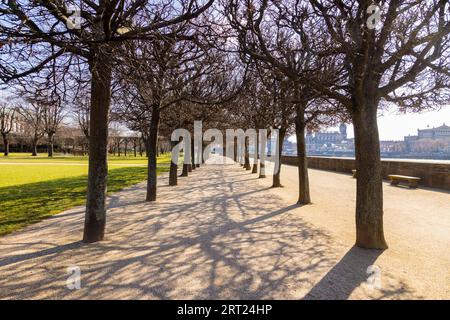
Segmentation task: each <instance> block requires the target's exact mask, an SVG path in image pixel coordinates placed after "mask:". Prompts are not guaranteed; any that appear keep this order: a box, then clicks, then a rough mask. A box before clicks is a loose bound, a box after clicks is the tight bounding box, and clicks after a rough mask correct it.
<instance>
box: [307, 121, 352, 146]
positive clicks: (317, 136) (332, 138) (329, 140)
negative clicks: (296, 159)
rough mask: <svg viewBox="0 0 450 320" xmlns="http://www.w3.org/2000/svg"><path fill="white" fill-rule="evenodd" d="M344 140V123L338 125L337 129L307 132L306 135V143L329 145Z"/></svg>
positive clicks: (345, 131)
mask: <svg viewBox="0 0 450 320" xmlns="http://www.w3.org/2000/svg"><path fill="white" fill-rule="evenodd" d="M345 140H347V125H346V124H345V123H343V124H341V125H340V127H339V131H331V132H316V133H312V132H308V134H307V135H306V144H319V145H325V144H326V145H330V144H336V143H342V142H343V141H345Z"/></svg>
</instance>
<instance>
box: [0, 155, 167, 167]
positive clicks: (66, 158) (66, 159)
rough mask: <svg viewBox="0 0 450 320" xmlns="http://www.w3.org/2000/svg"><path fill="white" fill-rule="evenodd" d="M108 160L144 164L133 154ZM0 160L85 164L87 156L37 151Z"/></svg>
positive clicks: (112, 162) (0, 160)
mask: <svg viewBox="0 0 450 320" xmlns="http://www.w3.org/2000/svg"><path fill="white" fill-rule="evenodd" d="M159 159H160V160H161V161H167V163H169V161H170V153H166V154H164V155H161V156H160V157H159ZM108 161H109V164H110V165H115V164H146V163H147V158H146V157H140V156H137V157H134V156H132V155H131V156H127V157H124V156H120V157H118V156H111V155H110V156H109V157H108ZM1 162H3V163H4V162H15V163H19V162H20V163H44V162H45V163H50V162H51V163H56V162H63V163H72V162H73V163H80V164H87V163H88V157H83V156H72V155H63V154H55V155H54V156H53V157H52V158H49V157H48V156H47V154H46V153H39V154H38V155H37V156H36V157H32V156H31V155H30V154H29V153H10V154H9V155H8V156H6V157H5V156H4V155H3V154H1V155H0V163H1Z"/></svg>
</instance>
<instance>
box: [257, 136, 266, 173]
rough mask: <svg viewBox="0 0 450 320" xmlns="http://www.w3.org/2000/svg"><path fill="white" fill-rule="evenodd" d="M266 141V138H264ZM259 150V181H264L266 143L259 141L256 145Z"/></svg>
mask: <svg viewBox="0 0 450 320" xmlns="http://www.w3.org/2000/svg"><path fill="white" fill-rule="evenodd" d="M265 140H267V137H266V138H265ZM258 148H259V177H258V178H259V179H264V178H265V177H266V143H265V142H264V141H260V142H259V144H258Z"/></svg>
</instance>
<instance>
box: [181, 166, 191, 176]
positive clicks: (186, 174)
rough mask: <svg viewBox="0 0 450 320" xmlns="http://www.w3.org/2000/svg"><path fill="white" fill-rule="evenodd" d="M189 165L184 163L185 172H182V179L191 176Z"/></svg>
mask: <svg viewBox="0 0 450 320" xmlns="http://www.w3.org/2000/svg"><path fill="white" fill-rule="evenodd" d="M188 172H189V164H187V163H183V171H181V175H180V177H187V176H188V175H189V173H188Z"/></svg>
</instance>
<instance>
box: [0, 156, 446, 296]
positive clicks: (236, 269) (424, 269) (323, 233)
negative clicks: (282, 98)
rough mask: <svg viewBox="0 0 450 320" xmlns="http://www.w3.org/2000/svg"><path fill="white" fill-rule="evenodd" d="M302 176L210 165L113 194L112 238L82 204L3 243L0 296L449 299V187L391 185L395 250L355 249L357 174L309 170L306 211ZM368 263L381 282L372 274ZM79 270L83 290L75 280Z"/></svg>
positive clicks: (389, 222)
mask: <svg viewBox="0 0 450 320" xmlns="http://www.w3.org/2000/svg"><path fill="white" fill-rule="evenodd" d="M216 159H217V158H216ZM213 162H214V161H213ZM295 177H296V168H294V167H284V169H283V172H282V183H283V184H284V186H285V187H284V188H281V189H270V188H269V186H270V184H271V179H270V178H267V179H258V178H257V175H255V174H253V175H252V174H250V173H249V171H245V170H244V169H242V167H240V166H239V165H236V164H228V165H217V164H209V165H204V166H202V167H201V168H199V169H197V170H194V171H193V172H192V173H191V174H190V176H189V177H188V178H179V180H178V182H179V185H178V186H175V187H169V186H167V178H166V177H162V178H161V179H160V187H159V194H160V197H159V199H158V201H157V202H156V203H146V202H144V201H143V199H144V198H145V188H144V184H140V185H138V186H135V187H132V188H129V189H127V190H125V191H122V192H120V193H118V194H116V195H114V196H112V197H110V198H109V208H110V209H109V211H108V224H107V230H106V240H105V241H102V242H99V243H95V244H90V245H86V244H83V243H81V242H79V240H80V239H81V236H82V231H83V218H84V216H83V208H76V209H73V210H70V211H67V212H64V213H61V214H59V215H56V216H54V217H52V218H50V219H48V220H45V221H42V222H40V223H38V224H35V225H32V226H29V227H27V228H25V229H23V230H21V231H18V232H16V233H13V234H10V235H8V236H5V237H3V238H0V275H1V277H0V298H3V299H10V298H32V299H36V298H48V299H50V298H63V299H76V298H82V299H83V298H84V299H86V298H90V299H107V298H118V299H146V298H149V299H161V298H170V299H182V298H186V299H191V298H211V299H227V298H236V299H263V298H264V299H266V298H286V299H302V298H307V299H309V298H316V299H317V298H318V299H327V298H339V299H347V298H350V299H356V298H399V299H401V298H449V297H450V293H449V291H448V288H449V287H450V281H449V276H448V272H447V273H446V272H445V271H446V270H448V269H446V266H448V265H449V262H450V258H449V254H448V251H445V245H444V242H445V241H446V243H447V244H448V243H449V242H448V235H447V234H446V232H444V231H445V230H448V227H449V221H450V217H449V216H448V214H444V212H445V210H446V207H445V206H446V205H448V203H449V202H448V199H449V197H450V195H449V194H448V193H440V192H435V191H430V190H415V191H410V190H405V189H399V188H389V187H387V186H386V187H385V193H386V213H385V216H386V234H387V237H388V239H389V244H390V246H391V248H390V249H389V250H387V251H385V252H380V251H368V250H363V249H358V248H353V247H352V244H353V241H354V235H353V232H354V225H353V213H354V180H353V179H351V177H350V176H348V175H341V174H334V173H329V172H322V171H316V170H311V184H312V196H313V201H314V204H313V205H311V206H307V207H298V206H297V205H295V204H294V203H295V196H296V192H297V190H296V187H295ZM416 201H420V202H421V203H422V206H424V205H426V206H427V207H428V209H429V210H428V211H427V212H423V211H424V210H420V209H415V205H416V204H415V202H416ZM419 211H422V213H421V215H422V216H418V212H419ZM447 212H448V210H447ZM427 228H429V229H427ZM431 229H432V230H433V231H429V230H431ZM408 243H410V245H408ZM371 265H377V266H379V267H380V268H381V287H380V288H378V287H377V286H375V288H374V287H373V286H370V285H369V284H368V283H367V281H366V280H367V278H368V274H367V272H366V271H367V268H368V267H369V266H371ZM72 266H79V267H80V269H81V289H79V290H69V289H68V288H67V287H66V279H67V277H68V274H67V268H68V267H72Z"/></svg>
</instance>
